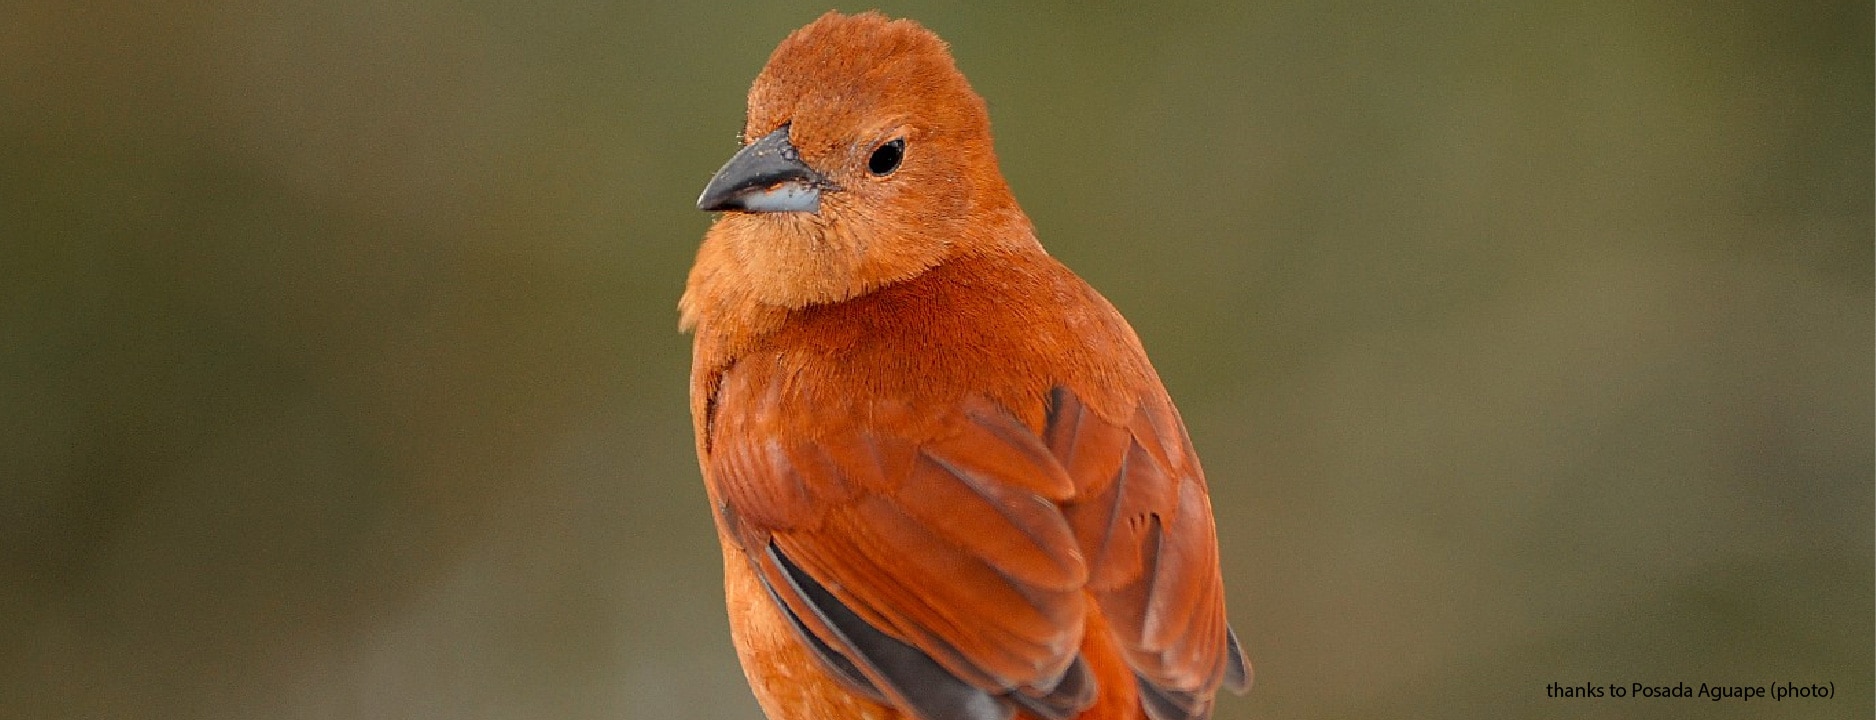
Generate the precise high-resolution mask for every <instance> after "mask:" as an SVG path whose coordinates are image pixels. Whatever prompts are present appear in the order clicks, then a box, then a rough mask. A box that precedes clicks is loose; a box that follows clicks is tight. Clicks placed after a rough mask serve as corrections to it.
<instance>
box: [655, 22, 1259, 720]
mask: <svg viewBox="0 0 1876 720" xmlns="http://www.w3.org/2000/svg"><path fill="white" fill-rule="evenodd" d="M742 137H743V139H744V145H743V147H742V149H741V150H740V151H738V152H737V153H736V154H735V156H734V157H732V158H731V159H730V161H729V163H728V164H726V165H724V166H723V168H722V170H720V171H718V172H717V174H716V176H715V177H713V178H711V179H710V182H709V184H708V185H707V186H706V187H705V188H704V191H703V196H702V197H701V198H699V199H698V201H697V206H698V208H700V209H702V210H706V211H710V212H715V213H720V215H719V216H718V218H717V220H716V222H715V224H714V225H712V226H711V228H710V230H709V233H708V234H707V235H705V237H704V241H703V245H702V247H701V249H700V250H699V251H698V254H697V264H696V266H695V267H694V268H693V269H692V270H691V273H690V279H689V283H688V286H687V287H686V289H685V291H684V297H683V300H682V301H681V302H680V303H679V305H680V309H681V311H682V316H683V320H682V326H683V328H684V329H686V330H689V331H694V332H695V333H696V338H695V347H694V352H695V354H694V357H693V361H692V366H691V396H690V397H691V413H692V416H693V421H694V425H695V430H696V436H697V456H698V459H699V461H700V462H701V464H702V467H703V478H704V483H705V485H706V487H707V488H708V493H709V497H710V501H711V503H712V506H713V509H714V511H715V515H716V524H717V530H718V533H719V538H720V540H721V541H722V545H723V563H724V580H725V586H726V587H725V589H726V594H727V597H728V605H729V616H730V628H731V631H732V637H733V638H734V640H735V644H736V650H737V653H738V655H739V657H740V659H741V660H742V664H743V670H744V672H745V674H746V675H747V676H748V678H749V682H750V685H751V686H752V687H753V689H754V691H755V695H756V699H757V701H758V702H759V703H760V704H761V706H762V709H763V711H764V712H765V713H767V715H768V717H769V718H770V719H771V720H847V719H849V718H854V719H858V718H869V719H877V720H884V719H887V718H904V719H906V720H1007V719H1008V718H1011V717H1013V716H1020V717H1023V718H1032V719H1036V720H1066V719H1067V718H1084V719H1087V720H1118V719H1121V718H1142V719H1144V718H1151V719H1152V720H1197V719H1202V718H1207V717H1209V716H1210V714H1211V711H1212V702H1213V696H1214V695H1215V694H1216V693H1217V691H1218V689H1219V688H1220V687H1224V688H1228V689H1231V690H1234V691H1239V692H1242V691H1243V690H1244V689H1245V688H1246V687H1248V686H1249V684H1250V679H1251V671H1250V666H1249V664H1248V663H1247V662H1246V660H1245V658H1244V655H1243V652H1242V651H1241V650H1240V649H1239V647H1238V641H1237V638H1236V636H1235V635H1233V633H1232V631H1231V628H1230V627H1229V626H1228V625H1227V624H1226V622H1225V597H1224V588H1223V585H1222V583H1221V580H1220V578H1219V569H1218V543H1217V537H1216V531H1215V528H1214V526H1213V521H1212V511H1211V503H1210V500H1209V499H1208V498H1207V496H1206V485H1205V475H1204V473H1203V471H1201V470H1200V469H1199V460H1198V458H1197V457H1196V456H1195V455H1194V454H1193V450H1192V443H1191V441H1190V439H1189V438H1188V437H1187V435H1186V430H1185V426H1184V423H1183V421H1182V420H1181V419H1180V417H1179V412H1178V411H1177V410H1175V409H1174V408H1173V404H1172V401H1171V399H1170V398H1168V397H1167V394H1166V389H1165V388H1164V387H1163V386H1162V385H1161V383H1160V379H1159V376H1158V374H1157V373H1155V372H1154V370H1153V366H1152V365H1151V364H1149V363H1148V362H1147V357H1146V353H1145V351H1144V350H1142V349H1141V346H1140V340H1139V338H1138V337H1137V336H1135V335H1134V332H1133V329H1132V328H1131V327H1129V326H1128V325H1127V322H1126V321H1125V320H1123V319H1122V318H1121V316H1120V313H1119V312H1117V311H1116V310H1115V309H1114V307H1113V306H1112V305H1110V304H1108V302H1107V300H1106V299H1104V298H1102V297H1101V296H1100V295H1099V294H1097V293H1096V292H1095V291H1094V290H1093V289H1092V288H1090V287H1089V286H1088V285H1087V284H1086V283H1084V282H1082V280H1081V279H1080V278H1078V277H1076V276H1075V274H1074V273H1072V272H1070V271H1069V270H1068V268H1066V267H1064V266H1063V265H1062V264H1061V263H1059V262H1056V260H1055V259H1054V258H1051V257H1050V256H1049V255H1048V254H1047V253H1046V252H1044V251H1043V249H1042V246H1041V245H1040V244H1039V243H1038V242H1037V240H1036V234H1035V229H1034V228H1033V226H1032V225H1031V224H1030V222H1029V219H1028V218H1027V217H1026V216H1024V214H1023V211H1022V209H1021V208H1019V207H1017V205H1016V199H1015V198H1014V197H1013V196H1012V195H1011V194H1010V189H1009V186H1008V185H1007V184H1006V183H1005V182H1004V180H1003V176H1002V173H1001V171H1000V170H999V169H998V166H997V158H996V155H995V153H994V152H993V151H992V148H991V140H990V122H989V117H988V113H987V111H986V109H985V106H984V101H983V99H982V98H980V97H978V96H977V94H976V92H974V91H973V90H972V89H971V86H970V84H969V83H968V82H967V81H966V80H965V79H964V76H963V75H962V74H961V73H959V72H958V70H957V68H956V66H955V65H954V64H953V63H952V59H951V55H950V52H949V51H948V50H947V49H946V46H945V44H944V42H943V41H941V40H939V39H938V37H937V36H936V35H933V34H932V33H931V32H930V31H928V30H926V29H924V28H923V27H921V26H919V25H918V24H916V23H914V22H911V21H909V20H894V21H889V20H887V19H886V18H885V17H883V16H880V15H878V14H875V13H867V14H862V15H858V16H851V17H849V16H842V15H840V14H837V13H828V14H827V15H824V16H822V17H821V18H820V19H818V20H815V21H814V22H813V23H810V24H809V25H807V26H806V27H803V28H801V29H800V30H797V31H795V33H794V34H792V35H789V36H788V38H787V39H785V40H783V41H782V43H781V45H780V46H779V47H777V48H776V49H775V52H774V54H772V55H771V56H770V57H769V62H768V65H767V67H765V68H763V70H762V73H761V75H759V76H758V77H757V78H756V80H755V84H754V86H753V87H751V88H750V90H749V116H748V122H747V124H746V125H745V126H744V128H743V135H742Z"/></svg>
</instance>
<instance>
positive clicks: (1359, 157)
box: [0, 0, 1876, 720]
mask: <svg viewBox="0 0 1876 720" xmlns="http://www.w3.org/2000/svg"><path fill="white" fill-rule="evenodd" d="M678 5H679V4H658V3H645V4H638V3H619V2H595V1H593V0H565V1H556V2H548V3H522V4H514V3H497V2H469V3H445V2H439V1H436V0H428V1H422V0H420V1H418V2H409V3H377V2H363V1H361V0H336V1H331V0H325V1H314V0H262V1H261V2H242V3H237V2H220V3H175V4H157V3H132V2H104V3H69V2H50V1H47V0H26V1H25V2H23V3H21V2H15V3H9V4H8V5H7V7H6V8H5V9H4V10H0V16H4V17H0V717H5V718H22V719H25V718H546V717H553V718H657V719H665V718H700V719H701V718H743V719H750V720H753V719H754V718H757V717H758V712H757V710H756V708H755V705H754V702H753V701H752V700H751V699H750V697H749V694H748V692H747V690H746V689H745V688H744V686H743V683H742V679H741V675H740V671H739V670H738V668H737V666H736V664H735V660H734V656H733V655H732V653H731V651H730V646H729V640H728V636H727V631H726V627H725V622H724V620H723V617H722V601H721V594H720V593H721V590H720V584H719V576H718V573H719V571H720V569H719V564H718V563H719V561H718V557H717V550H716V546H715V542H716V540H715V538H714V536H713V534H712V530H711V525H710V521H709V518H708V515H707V511H706V507H705V501H704V496H703V492H702V489H701V485H700V483H699V480H698V477H697V471H696V466H695V459H694V457H693V455H692V450H691V442H690V426H689V420H688V416H687V410H686V406H685V397H686V389H685V384H686V379H687V372H688V353H689V345H688V338H686V337H684V336H681V335H679V334H678V333H677V331H676V323H677V319H676V312H675V303H676V301H677V297H678V294H679V292H680V291H681V288H682V283H683V279H684V274H685V271H686V269H687V268H688V266H689V263H690V260H691V257H692V254H693V252H694V251H695V247H696V243H697V241H698V239H699V237H700V236H701V235H702V233H703V232H704V229H705V227H706V226H707V224H708V222H709V218H708V217H707V216H706V215H704V214H702V213H699V212H697V211H696V210H694V209H693V207H692V203H693V202H694V200H695V197H696V195H697V192H698V190H699V189H700V188H701V187H702V185H703V183H704V181H705V180H706V179H707V178H708V177H709V176H710V174H711V173H712V172H714V171H715V170H716V168H717V166H718V165H719V164H720V163H721V162H722V161H723V160H724V159H725V158H727V157H728V156H729V154H730V153H731V152H732V151H733V150H734V149H735V147H736V134H737V131H738V130H739V129H740V127H741V125H742V103H743V97H744V92H745V91H746V89H747V86H748V83H749V81H750V80H751V79H752V78H753V77H754V76H755V74H756V72H757V71H758V70H759V69H760V68H761V66H762V63H763V62H764V60H765V59H766V57H767V55H768V53H769V51H770V49H771V48H773V47H774V45H775V43H776V42H777V41H779V40H780V39H781V38H782V37H783V36H784V35H786V34H787V33H788V31H790V30H792V29H793V28H795V27H798V26H800V25H802V24H804V23H806V22H808V21H809V20H811V19H813V18H814V17H815V16H817V15H818V14H819V13H820V12H822V11H824V10H825V9H827V8H826V6H825V5H821V4H811V3H801V2H785V3H764V4H752V5H747V6H722V5H706V4H693V5H689V6H685V7H682V8H681V9H680V8H679V7H678ZM845 9H847V10H858V9H865V7H864V6H855V7H847V8H845ZM883 9H884V10H886V11H887V12H888V13H890V14H893V15H895V16H912V17H915V18H917V19H919V20H920V21H922V22H924V23H925V24H927V25H928V26H930V27H932V28H934V29H935V30H936V31H938V32H939V33H940V34H941V35H942V36H944V37H945V38H946V39H947V40H949V41H950V42H951V43H952V46H953V49H954V51H955V53H956V55H957V58H958V63H959V65H960V66H961V67H962V69H963V70H964V71H965V72H966V73H967V74H968V75H969V76H970V77H971V79H972V80H973V82H974V83H975V85H976V87H977V89H978V90H979V91H980V92H981V93H982V94H983V95H984V96H985V97H986V98H988V100H989V103H990V107H991V112H992V117H993V118H994V122H995V128H996V131H997V136H998V140H999V148H998V149H999V152H1000V153H1001V156H1002V159H1003V168H1004V171H1005V173H1006V174H1007V175H1008V177H1009V179H1010V181H1011V183H1012V185H1013V186H1014V187H1015V190H1016V193H1017V196H1018V197H1019V198H1020V199H1021V200H1022V202H1023V203H1024V207H1025V208H1026V209H1027V210H1028V211H1029V213H1030V215H1031V216H1032V218H1033V219H1034V220H1035V223H1036V225H1037V226H1038V228H1039V230H1040V232H1041V234H1042V238H1043V240H1044V242H1045V243H1046V244H1047V245H1048V246H1049V248H1050V249H1051V251H1052V252H1053V253H1054V254H1056V255H1057V256H1058V257H1060V258H1062V259H1063V260H1065V261H1066V262H1067V263H1068V264H1069V265H1070V266H1072V267H1075V268H1077V269H1078V270H1079V271H1080V272H1081V273H1082V274H1083V276H1084V277H1086V278H1087V279H1088V280H1089V281H1090V282H1091V283H1093V284H1094V285H1095V286H1096V287H1098V288H1100V289H1101V290H1102V291H1103V292H1104V293H1106V294H1107V296H1108V297H1109V298H1111V299H1112V300H1113V301H1114V302H1115V304H1117V305H1118V306H1119V307H1120V308H1121V309H1122V310H1123V311H1124V312H1126V313H1127V315H1128V316H1129V318H1131V320H1132V322H1133V324H1134V325H1135V327H1136V328H1138V330H1139V332H1140V334H1141V336H1142V337H1143V338H1144V339H1145V341H1146V344H1147V347H1148V348H1149V350H1150V351H1151V352H1152V354H1153V357H1154V359H1155V361H1156V363H1157V365H1158V367H1159V369H1160V371H1161V373H1162V374H1163V375H1164V377H1165V380H1166V382H1167V384H1168V385H1169V386H1170V388H1171V390H1172V393H1173V396H1174V397H1175V398H1176V399H1177V400H1178V401H1179V403H1180V406H1181V408H1182V409H1183V411H1184V414H1185V417H1186V418H1187V420H1188V422H1189V423H1190V425H1191V432H1192V435H1193V437H1194V440H1195V441H1196V442H1197V444H1198V446H1199V449H1200V451H1201V452H1202V453H1203V455H1204V457H1205V461H1206V466H1207V469H1208V472H1209V475H1210V477H1211V482H1212V486H1213V489H1214V492H1215V495H1216V501H1215V502H1216V509H1217V514H1218V521H1219V526H1220V527H1219V530H1220V534H1221V540H1222V542H1223V544H1224V558H1225V561H1226V567H1225V571H1226V576H1227V582H1228V585H1229V588H1230V591H1231V593H1232V594H1231V606H1232V614H1233V616H1234V619H1235V622H1236V624H1237V627H1238V628H1239V630H1240V632H1241V633H1242V634H1243V635H1244V637H1245V641H1246V644H1247V646H1248V648H1249V650H1250V652H1251V655H1252V657H1253V660H1254V662H1255V663H1256V666H1257V678H1258V687H1257V688H1256V689H1255V690H1254V691H1253V692H1252V693H1251V694H1250V695H1249V696H1247V697H1244V698H1229V699H1226V700H1224V701H1223V702H1222V704H1221V705H1220V708H1219V712H1218V717H1219V718H1277V717H1313V718H1339V717H1377V718H1379V717H1454V718H1498V717H1507V716H1510V717H1566V716H1567V717H1694V716H1700V717H1769V716H1777V717H1820V718H1822V717H1830V718H1841V717H1868V716H1869V712H1870V710H1871V697H1872V694H1871V693H1872V691H1871V679H1872V663H1871V655H1872V617H1873V614H1872V583H1873V579H1872V564H1873V562H1876V561H1873V559H1872V542H1873V541H1872V530H1871V524H1872V508H1873V505H1872V503H1873V500H1872V493H1871V489H1872V473H1873V472H1876V469H1873V461H1872V437H1873V436H1876V428H1873V427H1872V400H1871V399H1872V374H1873V372H1876V369H1873V367H1872V324H1873V322H1876V320H1873V318H1872V253H1871V249H1872V220H1871V214H1872V193H1873V190H1872V183H1871V178H1872V153H1871V138H1872V113H1871V96H1872V55H1873V51H1872V42H1871V27H1872V13H1871V6H1870V4H1869V3H1867V2H1848V1H1845V2H1796V3H1792V2H1782V3H1781V2H1764V3H1728V2H1721V3H1715V2H1691V1H1689V2H1677V3H1660V2H1656V3H1631V2H1616V1H1608V2H1586V3H1573V4H1554V5H1545V4H1517V3H1510V4H1505V3H1494V2H1472V3H1465V2H1441V3H1428V4H1416V5H1413V6H1408V5H1406V4H1401V5H1399V6H1395V5H1393V4H1387V3H1312V2H1300V1H1297V0H1284V1H1282V2H1276V3H1261V4H1237V3H1201V4H1171V5H1159V6H1153V7H1147V6H1145V5H1142V6H1140V7H1137V8H1133V9H1127V10H1110V9H1089V8H1086V7H1084V6H1083V5H1082V4H1079V3H1046V4H1038V5H1029V6H1010V7H1005V8H1002V9H998V10H992V11H979V10H972V9H968V8H965V7H964V6H963V4H961V3H954V2H938V3H930V4H919V3H886V4H884V7H883ZM1785 680H1791V681H1797V682H1806V683H1808V682H1819V683H1822V682H1834V683H1835V686H1836V688H1837V693H1838V697H1837V698H1836V699H1835V700H1827V701H1816V700H1814V701H1801V702H1786V703H1781V704H1779V705H1776V706H1771V707H1767V703H1764V702H1762V701H1761V702H1755V703H1753V704H1750V705H1741V704H1738V703H1736V702H1728V703H1723V704H1718V705H1716V704H1714V703H1711V702H1708V701H1705V700H1697V701H1696V700H1553V699H1547V698H1546V697H1545V691H1544V686H1545V685H1547V684H1548V683H1551V682H1561V683H1566V684H1571V683H1582V682H1596V683H1610V682H1619V683H1628V682H1636V681H1640V682H1647V683H1651V684H1672V683H1675V682H1685V683H1689V684H1698V683H1701V682H1708V683H1723V684H1764V683H1768V682H1773V681H1785Z"/></svg>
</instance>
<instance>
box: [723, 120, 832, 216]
mask: <svg viewBox="0 0 1876 720" xmlns="http://www.w3.org/2000/svg"><path fill="white" fill-rule="evenodd" d="M835 187H836V186H835V185H834V183H833V182H831V181H829V180H828V179H827V178H826V177H823V176H822V175H821V174H820V173H818V172H815V171H814V168H811V167H808V164H807V163H804V162H802V161H801V154H800V153H799V152H796V150H795V146H794V145H792V144H790V143H789V142H788V126H787V125H783V126H782V127H781V128H779V129H777V130H776V131H775V132H772V133H769V134H767V135H764V136H762V139H760V140H757V141H755V142H753V143H750V144H748V145H745V146H743V149H741V150H738V151H736V154H735V155H734V156H732V157H731V158H730V161H729V162H727V163H724V164H723V169H721V170H718V171H717V174H716V177H713V178H710V184H708V185H705V186H704V190H703V195H701V196H699V197H698V198H697V209H698V210H703V211H705V212H729V211H735V212H752V213H766V212H810V213H818V212H820V211H821V191H822V190H831V189H835Z"/></svg>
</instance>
